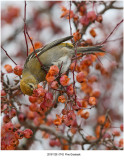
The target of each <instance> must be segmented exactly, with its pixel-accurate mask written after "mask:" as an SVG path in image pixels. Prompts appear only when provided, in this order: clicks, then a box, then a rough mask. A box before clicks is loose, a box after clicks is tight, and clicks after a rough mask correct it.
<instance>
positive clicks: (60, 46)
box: [20, 36, 105, 96]
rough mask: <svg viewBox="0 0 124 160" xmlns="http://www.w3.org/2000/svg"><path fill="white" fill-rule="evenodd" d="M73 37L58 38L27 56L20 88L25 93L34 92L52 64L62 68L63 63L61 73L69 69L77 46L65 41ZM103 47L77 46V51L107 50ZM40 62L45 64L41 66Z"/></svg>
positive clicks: (84, 52)
mask: <svg viewBox="0 0 124 160" xmlns="http://www.w3.org/2000/svg"><path fill="white" fill-rule="evenodd" d="M72 38H73V36H67V37H64V38H60V39H57V40H55V41H53V42H51V43H49V44H47V45H45V46H44V47H43V48H39V49H37V50H35V51H34V52H32V53H31V54H30V55H29V56H28V57H27V59H26V61H25V64H24V68H23V72H22V79H21V80H20V88H21V91H22V92H23V93H24V94H26V95H29V96H31V95H32V94H33V90H34V89H36V88H37V85H38V84H39V83H40V82H42V81H45V77H46V72H45V71H48V70H49V68H50V66H52V65H56V66H58V67H59V68H60V67H61V65H62V68H61V73H65V72H66V71H67V70H68V69H69V66H70V64H71V59H72V57H73V56H74V55H75V47H74V45H73V44H72V43H64V42H65V41H67V40H70V39H72ZM102 47H103V46H88V47H77V48H76V53H82V54H91V53H94V52H105V51H104V50H103V49H102ZM36 54H37V56H36ZM39 60H40V61H39ZM40 62H41V63H42V65H43V66H41V63H40Z"/></svg>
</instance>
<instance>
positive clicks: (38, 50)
mask: <svg viewBox="0 0 124 160" xmlns="http://www.w3.org/2000/svg"><path fill="white" fill-rule="evenodd" d="M71 38H73V36H68V37H64V38H61V39H57V40H55V41H53V42H51V43H49V44H47V45H45V46H44V47H43V48H41V49H37V50H36V53H37V55H38V56H40V55H41V54H42V53H44V52H45V51H47V50H48V49H50V48H52V47H54V46H56V45H58V44H60V43H62V42H65V41H67V40H69V39H71ZM38 52H39V53H38ZM34 57H36V56H35V54H34V52H32V53H31V54H30V55H29V56H28V58H27V61H29V60H30V59H31V58H34Z"/></svg>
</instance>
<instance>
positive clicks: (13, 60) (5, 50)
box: [1, 46, 17, 65]
mask: <svg viewBox="0 0 124 160" xmlns="http://www.w3.org/2000/svg"><path fill="white" fill-rule="evenodd" d="M1 48H2V49H3V50H4V52H5V53H6V55H7V57H9V59H11V61H12V62H13V63H14V64H15V65H17V64H16V63H15V62H14V60H13V59H12V58H11V57H10V56H9V55H8V53H7V51H6V50H5V49H4V48H3V47H2V46H1Z"/></svg>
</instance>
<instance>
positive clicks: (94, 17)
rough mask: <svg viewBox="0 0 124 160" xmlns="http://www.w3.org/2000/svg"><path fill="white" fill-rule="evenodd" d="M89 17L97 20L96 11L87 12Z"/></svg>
mask: <svg viewBox="0 0 124 160" xmlns="http://www.w3.org/2000/svg"><path fill="white" fill-rule="evenodd" d="M87 18H88V19H89V20H90V21H91V22H93V21H95V20H96V13H95V12H94V11H90V12H88V13H87Z"/></svg>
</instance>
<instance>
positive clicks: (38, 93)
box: [33, 88, 46, 97]
mask: <svg viewBox="0 0 124 160" xmlns="http://www.w3.org/2000/svg"><path fill="white" fill-rule="evenodd" d="M33 93H34V95H35V96H36V97H44V96H45V94H46V91H45V90H44V89H43V88H38V89H35V90H34V91H33Z"/></svg>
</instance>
